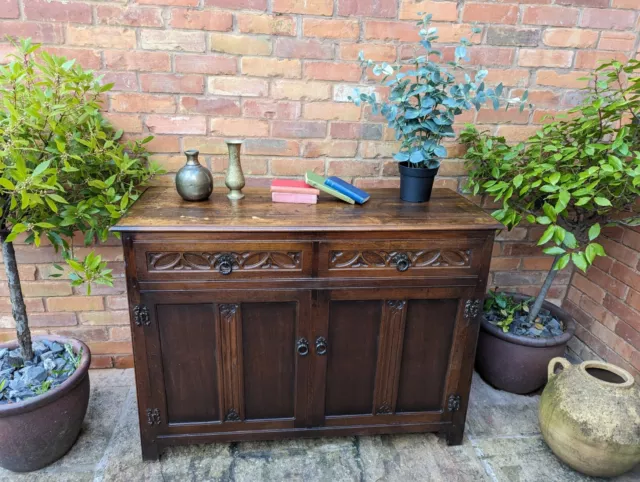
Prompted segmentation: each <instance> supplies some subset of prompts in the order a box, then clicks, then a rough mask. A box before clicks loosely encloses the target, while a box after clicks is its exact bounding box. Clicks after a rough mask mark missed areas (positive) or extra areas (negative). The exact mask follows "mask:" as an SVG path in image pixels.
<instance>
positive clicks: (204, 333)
mask: <svg viewBox="0 0 640 482" xmlns="http://www.w3.org/2000/svg"><path fill="white" fill-rule="evenodd" d="M156 320H157V323H158V332H159V336H160V350H161V354H162V367H163V378H164V389H165V395H166V403H167V422H168V423H184V422H208V421H214V420H217V419H218V418H219V416H220V414H219V408H218V394H219V392H218V377H217V373H218V369H217V353H216V329H215V312H214V305H213V304H211V303H206V304H205V303H198V304H196V303H189V304H166V305H165V304H163V305H156Z"/></svg>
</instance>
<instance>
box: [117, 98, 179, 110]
mask: <svg viewBox="0 0 640 482" xmlns="http://www.w3.org/2000/svg"><path fill="white" fill-rule="evenodd" d="M111 109H112V110H114V111H116V112H151V113H156V114H172V113H174V112H175V111H176V101H175V99H174V98H173V97H172V96H168V95H146V94H135V93H126V94H125V93H122V94H113V95H112V96H111Z"/></svg>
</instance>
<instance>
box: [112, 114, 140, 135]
mask: <svg viewBox="0 0 640 482" xmlns="http://www.w3.org/2000/svg"><path fill="white" fill-rule="evenodd" d="M103 115H104V116H105V117H106V118H107V120H108V121H109V122H110V123H111V124H112V125H113V126H114V127H115V128H116V129H122V130H123V131H125V132H131V133H138V132H142V120H141V119H140V116H139V115H130V114H114V113H113V112H105V113H104V114H103Z"/></svg>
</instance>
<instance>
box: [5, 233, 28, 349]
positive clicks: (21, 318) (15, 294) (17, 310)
mask: <svg viewBox="0 0 640 482" xmlns="http://www.w3.org/2000/svg"><path fill="white" fill-rule="evenodd" d="M7 235H8V233H6V232H5V233H2V234H0V241H1V242H2V258H3V261H4V270H5V272H6V273H7V283H8V284H9V297H10V298H11V312H12V314H13V319H14V320H15V321H16V332H17V335H18V344H19V345H20V352H21V353H22V358H23V360H25V361H30V360H33V347H32V345H31V331H30V330H29V319H28V318H27V307H26V306H25V304H24V298H23V297H22V287H21V286H20V275H19V274H18V264H17V263H16V252H15V250H14V249H13V243H7V242H6V241H5V240H6V239H7Z"/></svg>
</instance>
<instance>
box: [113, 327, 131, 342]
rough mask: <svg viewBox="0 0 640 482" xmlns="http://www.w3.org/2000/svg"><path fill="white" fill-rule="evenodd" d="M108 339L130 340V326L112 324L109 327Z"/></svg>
mask: <svg viewBox="0 0 640 482" xmlns="http://www.w3.org/2000/svg"><path fill="white" fill-rule="evenodd" d="M109 340H111V341H126V340H131V328H130V327H128V326H114V327H113V328H109Z"/></svg>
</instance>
